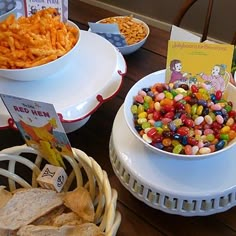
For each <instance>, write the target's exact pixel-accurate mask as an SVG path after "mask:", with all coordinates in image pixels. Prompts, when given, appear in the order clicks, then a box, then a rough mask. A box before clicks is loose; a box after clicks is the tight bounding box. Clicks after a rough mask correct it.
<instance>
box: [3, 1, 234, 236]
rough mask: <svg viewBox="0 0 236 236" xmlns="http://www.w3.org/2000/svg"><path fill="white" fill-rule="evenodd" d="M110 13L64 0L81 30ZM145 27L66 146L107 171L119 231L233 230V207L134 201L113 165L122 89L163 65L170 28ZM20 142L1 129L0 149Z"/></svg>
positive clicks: (204, 232) (188, 232) (17, 136)
mask: <svg viewBox="0 0 236 236" xmlns="http://www.w3.org/2000/svg"><path fill="white" fill-rule="evenodd" d="M113 15H115V14H114V13H111V12H108V11H106V10H103V9H99V8H96V7H93V6H91V5H88V4H86V3H82V2H80V1H78V0H69V17H70V19H71V20H73V21H75V22H76V23H77V24H78V25H79V26H80V28H81V29H87V28H88V24H87V22H88V21H92V22H95V21H97V20H100V19H101V18H104V17H107V16H113ZM150 29H151V34H150V36H149V38H148V40H147V42H146V44H145V45H144V46H143V48H141V49H140V50H138V51H137V52H135V53H134V54H131V55H128V56H125V60H126V63H127V68H128V70H127V74H126V76H125V78H124V81H123V86H122V88H121V90H120V91H119V93H118V94H117V95H116V96H115V97H114V98H113V99H111V100H110V101H108V102H106V103H105V104H103V105H102V106H101V107H100V108H99V109H98V110H97V111H96V112H95V113H94V114H93V115H92V116H91V118H90V120H89V121H88V122H87V123H86V125H84V126H83V127H82V128H80V129H79V130H77V131H75V132H73V133H70V134H69V135H68V137H69V139H70V142H71V145H72V146H73V147H76V148H79V149H81V150H83V151H84V152H86V153H87V154H88V155H90V156H92V157H93V158H94V159H95V160H96V161H97V162H98V163H99V164H100V165H101V167H102V168H103V169H104V170H106V171H107V173H108V176H109V179H110V183H111V185H112V187H113V188H115V189H116V190H117V191H118V195H119V196H118V205H117V208H118V210H119V211H120V213H121V215H122V222H121V225H120V228H119V230H118V233H117V235H118V236H121V235H125V236H128V235H129V236H133V235H139V236H142V235H145V236H149V235H156V236H158V235H163V236H164V235H165V236H167V235H168V236H171V235H181V236H184V235H187V236H191V235H201V236H204V235H207V236H210V235H214V236H217V235H219V236H226V235H230V236H231V235H236V208H232V209H230V210H228V211H227V212H224V213H220V214H216V215H211V216H206V217H182V216H177V215H170V214H167V213H164V212H162V211H159V210H156V209H153V208H151V207H149V206H147V205H146V204H144V203H142V202H141V201H139V200H137V199H136V198H135V197H134V196H133V195H132V194H131V193H130V192H129V191H127V190H126V189H125V188H124V187H123V185H122V184H121V183H120V181H119V180H118V178H117V177H116V175H115V174H114V172H113V170H112V166H111V163H110V160H109V147H108V144H109V139H110V135H111V129H112V125H113V120H114V118H115V116H116V113H117V111H118V109H119V107H120V106H121V105H122V103H123V102H124V98H125V95H126V93H127V92H128V90H129V89H130V88H131V86H132V85H133V84H134V83H135V82H136V81H138V80H139V79H141V78H142V77H143V76H145V75H148V74H150V73H152V72H154V71H157V70H160V69H164V68H165V62H166V51H167V40H168V38H169V33H168V32H165V31H163V30H160V29H157V28H153V27H150ZM78 92H79V88H78ZM23 143H24V142H23V139H22V138H21V135H20V133H19V132H17V131H14V130H2V131H1V132H0V149H3V148H7V147H11V146H14V145H20V144H23ZM186 178H187V176H186Z"/></svg>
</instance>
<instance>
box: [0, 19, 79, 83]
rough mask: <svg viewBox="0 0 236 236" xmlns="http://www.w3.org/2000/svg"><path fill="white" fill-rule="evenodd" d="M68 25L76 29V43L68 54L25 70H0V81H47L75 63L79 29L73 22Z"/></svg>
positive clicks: (77, 52) (77, 53)
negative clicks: (2, 79)
mask: <svg viewBox="0 0 236 236" xmlns="http://www.w3.org/2000/svg"><path fill="white" fill-rule="evenodd" d="M68 23H69V24H70V25H71V26H73V27H75V28H77V29H78V41H77V43H76V44H75V46H74V47H73V48H72V49H71V50H70V51H69V52H67V53H66V54H65V55H63V56H62V57H60V58H58V59H56V60H54V61H51V62H49V63H46V64H43V65H40V66H35V67H31V68H26V69H0V79H1V78H4V79H11V80H18V81H33V80H41V79H47V78H50V76H53V75H55V74H56V73H58V72H60V71H61V70H62V69H64V68H65V67H68V66H70V63H71V62H73V61H75V60H76V57H77V56H78V55H79V41H80V29H79V27H78V26H77V25H76V24H74V23H73V22H71V21H69V22H68Z"/></svg>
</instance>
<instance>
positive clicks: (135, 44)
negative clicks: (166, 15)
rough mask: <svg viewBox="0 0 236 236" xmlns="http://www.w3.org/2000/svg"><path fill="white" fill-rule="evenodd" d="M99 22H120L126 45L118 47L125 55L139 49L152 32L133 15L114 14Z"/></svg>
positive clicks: (119, 25)
mask: <svg viewBox="0 0 236 236" xmlns="http://www.w3.org/2000/svg"><path fill="white" fill-rule="evenodd" d="M99 23H105V24H107V23H109V24H112V23H114V24H118V27H119V30H120V33H121V34H122V35H123V36H124V37H125V41H126V44H127V45H126V46H123V47H119V46H118V47H117V48H118V49H119V51H120V52H121V53H122V54H123V55H128V54H131V53H133V52H135V51H137V50H138V49H139V48H141V47H142V46H143V44H144V43H145V42H146V40H147V38H148V35H149V33H150V30H149V27H148V25H147V24H146V23H145V22H143V21H141V20H139V19H137V18H134V17H133V16H114V17H108V18H105V19H102V20H100V21H99Z"/></svg>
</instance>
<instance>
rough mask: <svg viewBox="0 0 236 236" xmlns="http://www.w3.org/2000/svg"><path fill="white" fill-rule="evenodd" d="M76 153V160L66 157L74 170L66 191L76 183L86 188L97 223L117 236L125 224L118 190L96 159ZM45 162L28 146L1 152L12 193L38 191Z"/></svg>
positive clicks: (3, 172) (0, 172) (1, 173)
mask: <svg viewBox="0 0 236 236" xmlns="http://www.w3.org/2000/svg"><path fill="white" fill-rule="evenodd" d="M72 149H73V153H74V156H75V158H74V159H73V158H70V157H67V156H65V157H64V160H65V164H67V166H68V165H69V167H70V168H67V171H68V169H70V173H67V174H68V179H67V181H66V183H65V185H64V187H63V190H62V191H64V192H65V191H68V190H71V188H73V184H74V183H75V184H76V185H77V186H84V187H86V188H87V189H88V191H89V193H90V195H91V197H92V200H93V203H94V207H95V223H96V224H97V225H98V226H99V228H100V229H101V230H102V231H103V232H105V234H106V235H109V236H110V235H116V233H117V230H118V228H119V226H120V222H121V215H120V213H119V212H118V211H117V210H116V203H117V192H116V190H115V189H112V188H111V186H110V182H109V180H108V177H107V173H106V172H105V171H104V170H102V169H101V167H100V166H99V165H98V163H97V162H96V161H95V160H94V159H93V158H91V157H89V156H87V155H86V154H85V153H84V152H83V151H81V150H79V149H75V148H72ZM44 162H45V159H44V158H43V157H42V156H41V155H39V153H38V152H37V151H36V150H34V149H32V148H30V147H28V146H26V145H22V146H15V147H11V148H7V149H4V150H2V151H0V167H1V168H0V177H1V176H4V178H5V177H6V181H7V182H8V187H9V190H10V191H14V190H15V189H16V188H18V187H19V186H20V187H24V188H31V187H37V186H38V183H37V181H36V179H37V177H38V175H39V174H40V172H41V170H42V168H43V167H44ZM1 163H2V164H1ZM22 165H23V166H24V168H25V169H26V170H28V172H30V181H27V180H26V178H25V176H26V172H27V171H24V173H18V172H19V171H17V168H19V167H18V166H21V170H22ZM21 172H22V171H21ZM16 173H17V174H16ZM23 176H24V177H23ZM27 179H28V178H27ZM0 180H1V179H0ZM1 184H2V183H0V185H1Z"/></svg>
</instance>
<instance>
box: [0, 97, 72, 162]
mask: <svg viewBox="0 0 236 236" xmlns="http://www.w3.org/2000/svg"><path fill="white" fill-rule="evenodd" d="M0 96H1V98H2V100H3V103H4V104H5V106H6V108H7V110H8V111H9V113H10V115H11V116H12V118H13V120H14V122H15V124H16V126H17V128H18V129H19V131H20V132H21V135H22V136H23V138H24V140H25V142H26V144H27V145H28V146H31V147H33V148H35V149H36V150H38V151H39V152H40V153H41V155H42V156H44V157H45V158H46V159H47V161H48V162H49V163H50V164H52V165H55V166H63V167H65V166H64V162H63V156H70V157H73V153H72V149H71V145H70V142H69V140H68V137H67V135H66V133H65V131H64V128H63V126H62V124H61V121H60V119H59V117H58V115H57V113H56V111H55V108H54V106H53V105H52V104H49V103H45V102H38V101H33V100H28V99H24V98H19V97H14V96H9V95H5V94H0Z"/></svg>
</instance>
